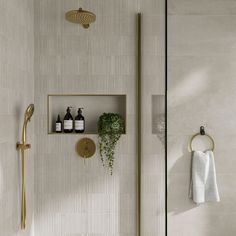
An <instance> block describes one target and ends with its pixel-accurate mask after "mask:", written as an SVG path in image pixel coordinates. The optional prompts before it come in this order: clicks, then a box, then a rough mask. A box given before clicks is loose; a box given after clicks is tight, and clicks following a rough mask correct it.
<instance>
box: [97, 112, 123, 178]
mask: <svg viewBox="0 0 236 236" xmlns="http://www.w3.org/2000/svg"><path fill="white" fill-rule="evenodd" d="M124 131H125V122H124V119H123V118H122V116H120V115H119V114H116V113H103V114H102V115H101V116H100V117H99V120H98V136H99V151H100V156H101V161H102V163H103V166H106V165H107V166H108V168H109V170H110V173H111V175H112V173H113V166H114V159H115V147H116V144H117V142H118V140H119V139H120V137H121V134H123V133H124Z"/></svg>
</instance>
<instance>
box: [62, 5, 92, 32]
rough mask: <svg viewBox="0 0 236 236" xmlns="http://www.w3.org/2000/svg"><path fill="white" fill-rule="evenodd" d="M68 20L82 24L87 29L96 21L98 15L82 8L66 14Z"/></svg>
mask: <svg viewBox="0 0 236 236" xmlns="http://www.w3.org/2000/svg"><path fill="white" fill-rule="evenodd" d="M66 20H68V21H70V22H72V23H76V24H81V25H82V26H83V27H84V28H85V29H87V28H88V27H89V25H90V24H91V23H93V22H94V21H95V20H96V15H95V14H94V13H92V12H90V11H85V10H83V9H82V8H79V10H71V11H68V12H67V13H66Z"/></svg>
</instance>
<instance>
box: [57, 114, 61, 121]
mask: <svg viewBox="0 0 236 236" xmlns="http://www.w3.org/2000/svg"><path fill="white" fill-rule="evenodd" d="M60 121H61V118H60V115H59V114H58V116H57V122H60Z"/></svg>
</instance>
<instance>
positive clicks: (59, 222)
mask: <svg viewBox="0 0 236 236" xmlns="http://www.w3.org/2000/svg"><path fill="white" fill-rule="evenodd" d="M144 2H145V3H144ZM161 2H164V1H161ZM80 4H81V5H79V4H78V1H64V0H41V1H35V50H36V54H35V55H36V56H35V103H36V107H37V111H36V119H37V121H36V131H35V132H36V138H37V148H36V157H35V160H36V161H35V235H36V236H41V235H44V236H54V235H60V236H69V235H70V236H71V235H88V236H92V235H93V236H95V235H96V236H106V235H107V236H108V235H109V236H118V235H119V236H131V235H132V236H135V235H136V175H137V169H136V164H137V159H136V158H137V157H136V154H135V152H136V145H135V144H136V136H135V134H136V131H135V128H136V127H135V121H136V118H135V105H136V103H135V102H136V101H135V89H136V87H135V86H136V13H137V12H138V10H140V9H141V11H142V9H143V12H144V13H145V15H144V16H145V20H144V22H143V26H144V34H145V37H144V51H143V55H144V61H145V60H146V64H145V63H144V65H143V66H144V73H143V77H144V78H143V79H145V80H146V81H147V83H146V82H145V84H146V85H145V87H144V92H145V93H146V95H147V97H144V98H143V101H144V103H147V105H146V106H145V107H146V108H145V110H144V112H145V114H146V116H145V117H144V127H146V126H148V123H147V122H148V121H151V120H152V119H151V103H150V101H151V98H152V95H160V94H164V88H163V86H164V83H163V82H164V74H163V63H164V59H163V55H164V46H163V42H164V38H163V36H164V32H163V27H164V25H163V24H164V22H163V12H164V8H163V7H164V4H159V1H153V0H149V1H138V0H132V1H127V0H119V1H117V0H106V1H105V0H102V1H92V0H89V1H87V0H86V1H84V2H80ZM79 6H81V7H83V8H84V9H88V10H90V11H93V12H94V13H95V14H96V15H97V20H96V22H95V23H94V24H92V25H91V26H90V28H89V29H87V30H86V29H84V28H82V27H81V26H79V25H75V24H72V23H69V22H67V21H66V20H65V19H64V14H65V12H66V11H68V10H70V9H76V8H78V7H79ZM49 93H62V94H70V93H72V94H76V93H91V94H99V93H100V94H112V93H114V94H117V93H118V94H119V93H121V94H127V117H126V119H127V130H126V135H123V136H122V138H121V140H120V141H119V144H118V147H117V150H116V157H117V158H116V162H115V169H114V175H113V176H110V175H109V173H108V172H106V171H105V170H104V168H103V167H102V164H101V161H100V158H99V155H98V153H97V154H96V156H95V157H93V158H91V159H90V160H88V161H86V163H85V164H84V162H83V160H82V159H81V158H79V157H78V156H77V155H76V153H75V150H74V146H75V143H76V142H77V140H78V139H80V138H82V137H83V135H78V136H77V135H65V136H56V135H51V136H49V135H47V127H46V124H47V122H46V119H47V114H46V108H47V107H46V105H47V103H46V98H47V94H49ZM68 105H69V104H68ZM78 105H79V104H78ZM146 109H147V110H146ZM101 113H102V111H101ZM85 114H86V107H85ZM147 117H148V118H147ZM85 118H86V116H85ZM144 134H145V135H147V137H148V138H147V140H146V142H145V144H147V145H148V146H151V145H152V144H153V149H152V150H153V151H147V152H146V153H145V155H144V157H143V158H144V159H145V161H144V163H143V165H144V166H143V180H144V182H143V183H144V185H143V191H144V192H143V202H142V206H143V207H142V208H143V217H142V219H143V223H142V224H143V226H144V227H143V228H144V230H145V231H144V232H147V233H144V235H145V236H147V235H155V234H157V233H159V235H161V234H160V232H161V231H162V230H163V223H164V222H163V219H162V218H161V215H162V213H163V210H161V209H164V208H162V207H164V202H163V201H164V199H163V193H164V186H163V170H162V171H160V170H161V168H162V166H163V163H162V161H161V159H162V158H163V156H162V154H163V150H162V147H161V144H160V142H159V141H158V138H157V136H156V135H151V128H150V127H148V128H147V127H146V131H145V133H144ZM89 136H90V137H91V138H93V139H94V140H95V141H96V142H97V137H96V136H95V135H89ZM156 142H157V144H158V147H157V146H156ZM145 150H147V149H145ZM161 153H162V154H161ZM153 161H154V162H155V167H154V168H152V167H153ZM150 168H151V169H150ZM159 184H160V185H159ZM153 186H154V188H155V190H154V191H153V189H152V188H153ZM159 188H160V189H159ZM158 189H159V190H158ZM144 208H145V209H144ZM149 219H152V220H151V221H150V220H149Z"/></svg>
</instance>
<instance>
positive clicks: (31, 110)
mask: <svg viewBox="0 0 236 236" xmlns="http://www.w3.org/2000/svg"><path fill="white" fill-rule="evenodd" d="M33 113H34V104H30V105H29V106H28V107H27V109H26V111H25V115H24V123H23V129H22V140H21V143H20V142H18V143H17V144H16V148H17V150H20V151H21V176H22V181H21V182H22V183H21V188H22V192H21V229H25V227H26V196H25V150H26V149H29V148H30V144H27V143H26V129H27V124H28V122H29V121H30V118H31V117H32V115H33Z"/></svg>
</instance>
